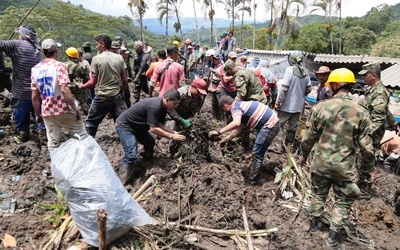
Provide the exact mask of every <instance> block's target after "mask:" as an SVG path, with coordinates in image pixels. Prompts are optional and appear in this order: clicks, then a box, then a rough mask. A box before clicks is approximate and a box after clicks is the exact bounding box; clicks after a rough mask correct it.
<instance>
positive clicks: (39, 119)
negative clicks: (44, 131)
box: [36, 115, 43, 123]
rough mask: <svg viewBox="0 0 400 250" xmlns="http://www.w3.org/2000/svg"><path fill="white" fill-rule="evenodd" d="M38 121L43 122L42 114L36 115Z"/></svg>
mask: <svg viewBox="0 0 400 250" xmlns="http://www.w3.org/2000/svg"><path fill="white" fill-rule="evenodd" d="M36 122H37V123H43V117H42V116H40V115H37V116H36Z"/></svg>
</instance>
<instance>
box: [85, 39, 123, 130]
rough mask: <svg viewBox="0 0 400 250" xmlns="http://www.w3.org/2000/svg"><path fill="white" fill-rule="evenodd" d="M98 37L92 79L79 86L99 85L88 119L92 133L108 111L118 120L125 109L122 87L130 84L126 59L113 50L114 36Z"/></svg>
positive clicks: (91, 86)
mask: <svg viewBox="0 0 400 250" xmlns="http://www.w3.org/2000/svg"><path fill="white" fill-rule="evenodd" d="M95 40H96V47H97V49H98V51H99V54H98V55H97V56H95V57H93V60H92V65H91V67H90V71H91V78H90V80H89V81H88V82H87V83H85V84H83V85H81V86H80V88H83V89H85V88H94V87H95V86H96V85H97V86H96V89H95V90H96V96H95V98H94V99H93V101H92V105H91V106H90V109H89V114H88V117H87V119H86V122H85V126H86V130H87V131H88V133H89V134H90V135H91V136H93V137H95V136H96V133H97V128H98V127H99V125H100V123H101V122H102V121H103V119H104V117H105V116H106V115H107V114H108V113H110V114H111V117H112V118H113V120H114V121H115V120H116V119H117V118H118V116H119V115H120V114H122V112H124V111H125V110H126V106H125V101H124V96H123V92H122V91H123V89H124V88H127V87H128V80H127V77H126V71H125V69H126V65H125V62H124V59H123V58H122V56H120V55H117V54H114V53H112V52H111V51H110V50H111V42H112V41H111V38H110V37H109V36H107V35H98V36H97V37H96V38H95Z"/></svg>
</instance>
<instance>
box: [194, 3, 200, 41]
mask: <svg viewBox="0 0 400 250" xmlns="http://www.w3.org/2000/svg"><path fill="white" fill-rule="evenodd" d="M193 11H194V19H195V21H196V32H197V43H198V44H200V33H199V23H198V22H197V13H196V0H193Z"/></svg>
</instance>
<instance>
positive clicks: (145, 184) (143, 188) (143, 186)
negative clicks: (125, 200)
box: [132, 175, 156, 200]
mask: <svg viewBox="0 0 400 250" xmlns="http://www.w3.org/2000/svg"><path fill="white" fill-rule="evenodd" d="M155 178H156V177H155V176H154V175H152V176H150V177H149V179H147V181H146V182H145V183H144V184H143V185H142V186H141V187H140V188H139V189H138V191H136V193H134V194H133V196H132V197H133V199H135V200H136V199H137V198H138V197H139V196H140V195H141V194H142V193H143V192H144V191H145V190H146V189H147V188H148V187H149V186H150V184H151V183H152V182H153V181H154V179H155Z"/></svg>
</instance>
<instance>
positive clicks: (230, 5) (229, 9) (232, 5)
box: [217, 0, 243, 30]
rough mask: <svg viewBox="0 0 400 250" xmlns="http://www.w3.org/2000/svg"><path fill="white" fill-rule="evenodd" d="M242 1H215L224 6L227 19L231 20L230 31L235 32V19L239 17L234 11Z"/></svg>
mask: <svg viewBox="0 0 400 250" xmlns="http://www.w3.org/2000/svg"><path fill="white" fill-rule="evenodd" d="M242 1H243V0H217V3H221V4H223V5H224V8H225V11H226V14H227V15H228V18H231V19H232V23H231V30H235V19H236V18H237V19H239V16H238V14H237V13H236V12H235V9H238V7H239V5H240V4H241V3H242Z"/></svg>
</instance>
